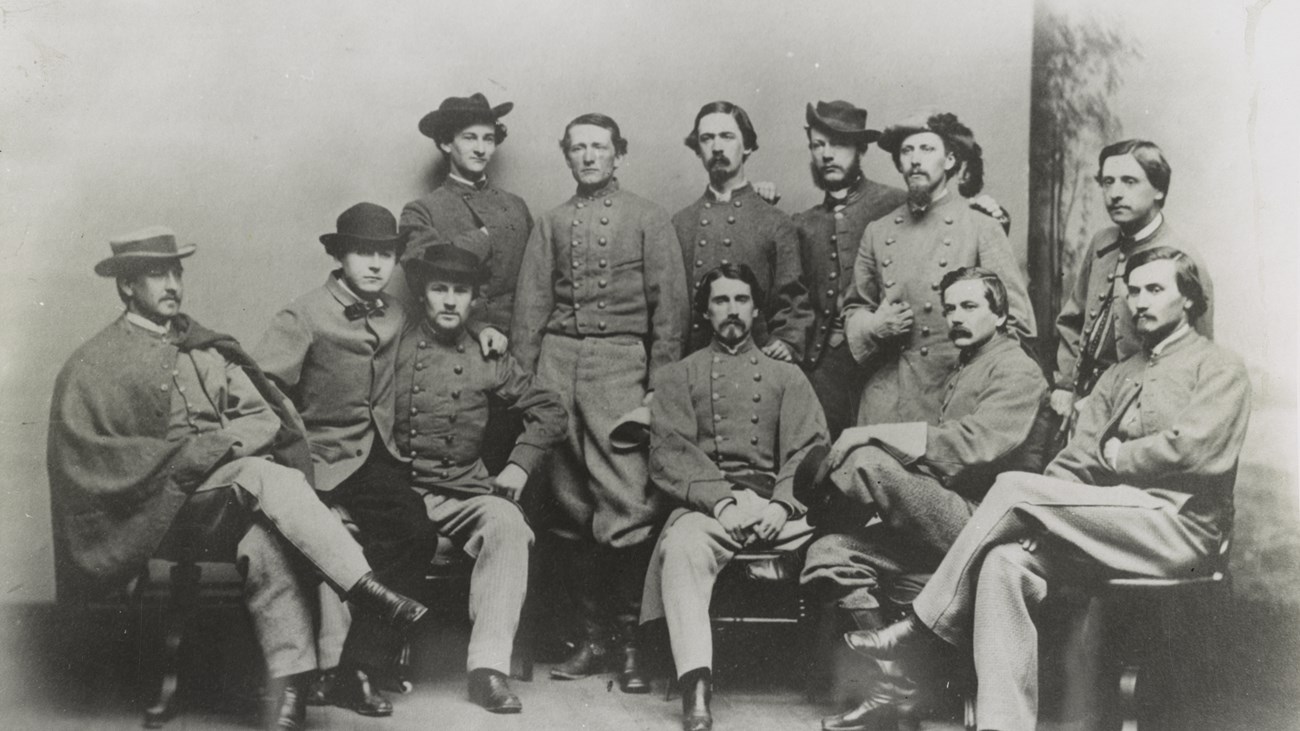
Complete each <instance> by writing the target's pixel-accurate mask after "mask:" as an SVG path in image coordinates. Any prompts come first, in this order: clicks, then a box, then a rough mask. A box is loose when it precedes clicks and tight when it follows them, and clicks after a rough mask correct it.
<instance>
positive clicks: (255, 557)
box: [48, 216, 426, 729]
mask: <svg viewBox="0 0 1300 731" xmlns="http://www.w3.org/2000/svg"><path fill="white" fill-rule="evenodd" d="M390 221H391V216H390ZM110 243H111V248H112V251H113V255H112V256H110V257H109V258H107V259H105V260H103V261H101V262H100V263H99V264H98V265H96V267H95V272H96V273H97V274H99V275H100V276H104V277H113V278H115V279H116V282H117V293H118V295H119V296H120V297H121V299H122V301H123V303H125V305H126V312H125V314H124V315H123V316H122V317H121V318H119V319H118V320H117V321H115V322H113V323H112V324H110V325H109V326H108V327H107V328H105V329H104V330H102V331H101V332H100V333H99V334H98V335H96V336H94V337H93V338H91V339H90V340H89V341H87V342H86V343H85V344H84V345H82V346H81V347H80V348H78V350H77V352H76V353H74V354H73V356H72V358H71V359H69V361H68V363H67V364H66V365H65V366H64V368H63V370H62V371H61V372H60V373H59V376H58V379H57V380H56V382H55V386H54V400H53V404H52V406H51V415H50V439H49V450H48V466H49V472H50V487H51V490H52V492H53V495H52V501H53V504H54V506H55V525H56V528H55V536H56V538H55V540H56V542H58V543H59V544H60V546H61V549H60V551H59V552H58V555H59V556H60V558H59V562H58V566H57V570H58V573H59V578H60V583H61V584H64V585H79V586H82V587H84V588H86V589H88V590H94V589H105V588H109V587H111V586H114V585H117V584H125V583H126V582H127V581H128V580H130V579H131V578H132V577H133V576H136V575H138V572H139V570H140V569H141V567H142V566H143V565H144V563H145V562H146V561H147V560H148V559H149V558H150V557H151V556H153V555H155V553H156V552H157V553H160V554H161V555H164V556H167V555H174V554H175V553H178V552H181V551H184V552H187V553H190V554H192V555H195V554H196V555H198V556H208V557H210V559H209V560H235V561H237V562H238V563H239V565H240V567H241V569H242V571H241V573H242V574H243V576H244V594H245V601H246V603H247V605H248V608H249V612H250V613H251V614H252V616H253V624H254V628H255V629H256V631H257V637H258V640H259V642H260V644H261V645H262V649H263V653H264V655H265V660H266V664H267V673H268V677H269V678H270V679H271V681H272V685H273V686H274V687H275V692H273V693H272V694H271V697H272V698H273V699H274V700H275V702H276V704H277V705H276V707H275V709H274V710H273V712H272V713H270V714H269V716H268V718H267V722H268V723H267V725H268V727H269V728H276V729H299V728H303V727H304V724H305V723H306V692H307V689H306V687H305V684H306V681H307V680H308V678H309V677H310V676H313V675H314V674H315V672H316V670H317V668H318V666H319V658H318V656H317V653H316V641H315V636H314V632H313V627H312V608H311V599H312V597H310V596H309V593H308V592H307V587H308V586H309V584H308V582H307V581H306V579H307V576H305V575H299V574H300V571H301V568H300V567H303V566H306V565H309V566H310V567H311V568H312V569H313V570H314V575H315V576H319V577H321V578H323V579H324V580H325V582H326V583H327V584H329V586H330V587H331V588H332V589H334V591H335V592H337V593H338V595H339V597H341V598H343V599H346V600H348V601H350V602H352V603H353V605H354V606H355V607H356V608H358V609H361V610H363V611H364V612H366V613H369V614H375V615H377V616H379V617H382V618H383V620H384V621H385V622H386V623H387V624H388V625H389V626H390V627H392V628H394V629H396V630H400V631H404V630H406V629H409V628H410V627H411V626H413V625H414V624H415V623H416V622H418V621H419V620H420V618H421V617H423V616H424V614H425V613H426V609H425V607H424V606H423V605H421V604H419V603H418V602H416V601H414V600H412V599H409V598H407V597H405V596H402V595H400V594H397V593H395V592H393V591H391V590H390V589H389V588H388V587H386V586H385V585H384V584H383V583H381V582H380V581H377V580H376V579H375V576H374V574H373V572H371V570H370V565H369V563H367V561H366V558H365V556H364V555H363V553H362V550H361V547H360V546H358V545H357V543H356V541H354V540H353V539H352V536H351V535H349V533H348V531H347V529H346V528H344V527H343V524H342V523H341V522H339V519H338V518H337V517H336V516H335V515H334V514H333V513H332V512H330V510H329V508H327V507H325V505H324V504H323V503H322V502H321V501H320V500H319V499H318V498H317V496H316V493H315V492H314V491H313V490H312V487H311V483H310V482H309V475H312V474H313V472H314V470H313V466H312V458H311V454H310V453H309V451H308V445H307V442H306V439H305V435H304V433H303V427H302V420H301V418H300V417H299V416H298V413H297V411H296V410H295V409H294V408H293V404H292V403H290V402H289V401H288V400H287V399H286V398H285V397H284V395H283V394H282V393H281V392H280V390H279V389H277V388H276V387H275V385H274V384H273V383H272V382H271V381H270V380H269V379H267V377H266V375H265V374H264V373H263V372H262V371H261V369H259V368H258V367H257V365H256V364H255V363H254V362H253V360H252V359H251V358H250V357H249V356H248V355H247V354H246V353H244V351H243V349H242V348H240V347H239V343H237V342H236V341H235V340H234V338H231V337H230V336H227V335H220V334H217V333H215V332H212V331H211V330H208V329H206V328H204V327H203V326H201V325H199V324H198V323H197V322H195V321H194V320H192V319H190V318H189V317H187V316H186V315H184V314H181V312H180V309H181V300H182V297H183V294H184V286H183V279H182V272H183V269H182V266H181V259H183V258H185V257H188V256H190V255H191V254H193V253H194V251H195V248H196V247H195V246H194V245H193V244H190V245H187V246H177V244H176V236H175V234H173V233H172V232H171V230H169V229H166V228H163V227H161V226H156V227H152V228H148V229H145V230H142V231H138V232H135V233H133V234H128V235H126V236H122V237H119V238H116V239H113V240H112V241H111V242H110ZM303 559H305V560H306V561H305V564H304V562H303Z"/></svg>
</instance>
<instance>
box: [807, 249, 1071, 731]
mask: <svg viewBox="0 0 1300 731" xmlns="http://www.w3.org/2000/svg"><path fill="white" fill-rule="evenodd" d="M941 287H942V288H941V291H940V301H941V303H942V305H943V310H944V316H945V318H946V320H947V323H948V337H949V338H950V339H951V340H952V341H953V343H954V344H955V345H956V346H957V348H958V351H959V356H958V364H959V365H958V368H957V370H956V371H955V372H954V373H952V374H951V376H950V377H949V378H948V379H947V383H946V385H945V387H944V389H943V404H942V408H941V411H940V414H939V419H938V423H926V422H910V423H900V424H875V425H871V426H858V427H850V428H849V429H846V430H845V431H844V433H843V434H841V435H840V438H839V439H838V440H837V441H836V442H835V445H834V447H833V448H832V449H831V450H830V454H829V456H828V457H827V459H826V461H825V464H824V471H826V472H829V479H827V480H824V481H822V482H820V483H818V481H816V480H812V481H807V482H803V481H800V480H799V479H796V482H795V496H796V499H798V500H800V501H801V502H803V503H804V504H805V505H807V506H808V507H809V511H810V520H816V522H817V523H818V526H819V527H820V528H822V529H823V530H824V531H825V532H826V533H827V535H825V536H823V537H822V538H819V539H818V540H817V541H816V542H815V543H814V544H813V545H812V546H811V547H809V549H808V558H807V561H806V563H805V565H804V572H803V576H802V582H803V584H804V585H805V586H807V587H809V588H810V589H811V590H813V591H814V592H815V593H817V594H819V595H821V596H822V597H823V598H825V599H829V600H831V601H834V602H835V603H836V604H837V605H838V607H839V608H840V609H841V610H843V611H844V612H846V613H847V614H849V615H850V617H849V618H850V619H851V621H852V623H853V625H854V626H856V627H857V628H858V629H865V628H872V627H883V626H885V624H887V622H888V619H887V618H888V617H889V616H890V615H891V614H894V616H897V614H895V613H896V612H899V611H900V610H902V609H905V608H906V607H907V606H908V605H910V604H911V601H912V599H913V598H914V597H915V595H916V593H917V592H918V591H919V590H920V589H921V587H922V586H924V585H925V581H926V579H928V578H929V573H930V572H931V571H933V570H934V568H935V566H937V565H938V564H939V561H940V559H942V558H943V555H944V553H945V552H946V551H947V550H948V549H949V548H950V547H951V546H952V542H953V540H954V539H955V538H956V537H957V534H958V533H960V532H961V529H962V528H963V527H964V526H965V525H966V521H967V520H969V519H970V516H971V513H973V512H974V510H975V507H976V506H977V505H978V504H979V501H980V499H981V498H982V497H983V496H984V493H985V491H987V490H988V487H989V485H990V484H992V481H993V478H994V477H995V476H996V475H997V474H998V473H1000V472H1003V471H1005V470H1008V469H1019V468H1020V466H1021V463H1022V461H1023V458H1022V455H1021V454H1020V449H1021V445H1022V444H1023V443H1024V442H1025V440H1026V438H1027V437H1028V435H1029V432H1030V427H1031V426H1032V425H1033V423H1034V418H1035V416H1036V414H1037V413H1038V406H1039V403H1040V401H1041V400H1042V396H1043V393H1044V392H1045V391H1046V389H1047V382H1046V380H1045V379H1044V378H1043V372H1042V369H1041V368H1039V366H1038V364H1037V363H1035V362H1034V360H1033V359H1032V358H1030V357H1029V356H1028V355H1027V354H1026V353H1025V352H1024V351H1023V350H1022V349H1021V348H1020V344H1019V343H1017V342H1016V340H1015V338H1012V337H1011V336H1010V335H1008V334H1007V332H1006V326H1007V292H1006V289H1005V288H1004V287H1003V286H1002V282H1001V280H999V279H998V277H997V275H996V274H994V273H992V272H991V271H989V270H987V269H980V268H979V267H961V268H958V269H954V270H953V271H950V272H948V273H947V274H945V275H944V278H943V281H942V283H941ZM832 470H833V471H832ZM801 476H802V475H801ZM877 515H878V516H879V517H880V519H881V520H880V522H876V523H872V524H871V525H869V526H868V525H867V523H868V521H869V520H870V519H871V518H872V517H873V516H877ZM882 670H883V671H884V672H883V673H882V675H881V676H880V677H877V678H875V679H874V680H873V682H872V683H871V685H870V686H869V687H870V691H869V692H868V693H867V697H866V699H865V700H864V701H863V702H862V703H861V704H859V705H858V707H857V708H854V709H852V710H850V711H848V712H847V713H844V714H841V715H839V716H834V717H831V718H828V719H826V720H825V721H824V722H823V728H824V729H827V730H828V731H858V730H862V729H870V728H876V727H878V724H880V723H881V721H882V719H881V717H880V716H881V715H882V714H886V715H893V714H895V713H896V712H897V707H896V705H897V704H899V703H900V702H901V701H902V700H904V699H906V698H911V697H915V696H916V692H917V686H916V683H915V682H914V681H913V679H912V678H910V677H908V676H907V675H906V674H905V673H904V672H902V669H901V668H899V667H897V666H893V665H887V666H883V667H882Z"/></svg>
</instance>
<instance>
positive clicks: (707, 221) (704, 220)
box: [700, 218, 709, 226]
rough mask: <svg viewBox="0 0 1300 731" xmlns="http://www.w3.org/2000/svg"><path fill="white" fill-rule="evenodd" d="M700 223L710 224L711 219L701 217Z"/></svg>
mask: <svg viewBox="0 0 1300 731" xmlns="http://www.w3.org/2000/svg"><path fill="white" fill-rule="evenodd" d="M700 225H701V226H708V225H709V219H707V218H701V219H700Z"/></svg>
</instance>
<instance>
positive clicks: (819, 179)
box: [808, 158, 862, 192]
mask: <svg viewBox="0 0 1300 731" xmlns="http://www.w3.org/2000/svg"><path fill="white" fill-rule="evenodd" d="M808 172H810V173H812V179H813V185H815V186H817V188H818V189H820V190H824V191H827V192H830V191H833V190H844V189H845V188H848V187H851V186H852V185H853V184H854V183H856V182H858V178H860V177H862V162H861V161H860V160H859V159H857V158H854V160H853V164H851V165H849V169H848V170H845V171H844V178H843V179H842V180H837V181H835V182H830V181H827V180H826V174H825V173H823V172H822V166H821V165H818V164H817V163H815V162H812V161H809V163H808Z"/></svg>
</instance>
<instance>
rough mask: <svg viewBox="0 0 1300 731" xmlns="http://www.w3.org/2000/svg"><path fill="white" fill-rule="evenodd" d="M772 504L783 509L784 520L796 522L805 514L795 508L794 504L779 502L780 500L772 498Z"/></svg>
mask: <svg viewBox="0 0 1300 731" xmlns="http://www.w3.org/2000/svg"><path fill="white" fill-rule="evenodd" d="M772 502H773V503H775V504H777V505H780V506H781V507H783V508H785V514H786V515H785V517H786V520H798V519H799V518H802V517H803V515H804V513H805V512H807V511H804V510H800V509H799V508H797V507H796V506H795V504H794V503H790V502H787V501H785V500H781V499H780V498H772Z"/></svg>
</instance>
